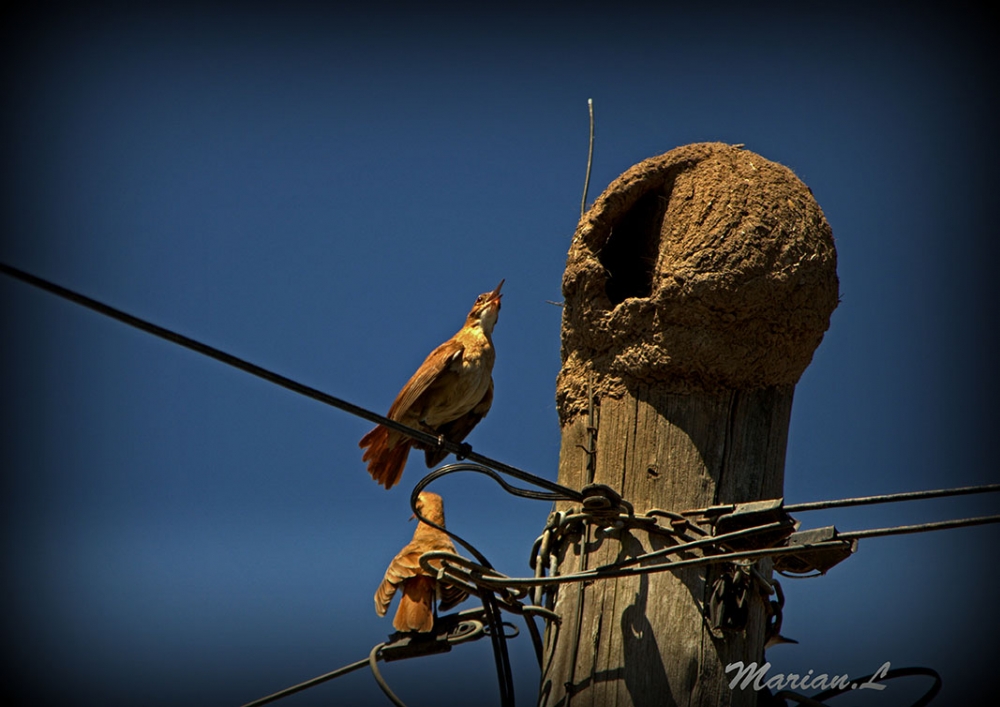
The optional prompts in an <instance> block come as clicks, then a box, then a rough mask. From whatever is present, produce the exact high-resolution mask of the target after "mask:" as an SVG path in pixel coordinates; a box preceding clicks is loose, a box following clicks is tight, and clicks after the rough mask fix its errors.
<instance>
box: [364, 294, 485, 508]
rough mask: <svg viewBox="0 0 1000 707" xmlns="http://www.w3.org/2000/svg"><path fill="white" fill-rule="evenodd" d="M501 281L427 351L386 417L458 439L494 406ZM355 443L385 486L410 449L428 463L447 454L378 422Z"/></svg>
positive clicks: (390, 483)
mask: <svg viewBox="0 0 1000 707" xmlns="http://www.w3.org/2000/svg"><path fill="white" fill-rule="evenodd" d="M503 283H504V281H503V280H501V281H500V284H499V285H497V287H496V289H495V290H493V291H492V292H484V293H483V294H481V295H479V297H477V298H476V303H475V304H474V305H472V311H471V312H469V316H467V317H466V318H465V325H464V326H462V328H461V329H459V330H458V333H457V334H455V335H454V336H453V337H451V338H450V339H448V340H447V341H446V342H444V343H443V344H441V345H440V346H438V347H437V348H436V349H434V350H433V351H431V353H430V355H429V356H428V357H427V359H426V360H425V361H424V362H423V363H422V364H421V365H420V368H418V369H417V372H416V373H414V374H413V377H412V378H410V380H409V381H407V383H406V385H404V386H403V389H402V390H401V391H399V395H397V396H396V399H395V400H393V401H392V406H391V407H390V408H389V414H388V417H389V418H390V419H392V420H396V421H397V422H402V423H403V424H404V425H409V426H410V427H415V428H417V429H419V430H423V431H424V432H428V433H430V434H433V435H435V436H438V437H443V438H444V439H446V440H448V441H449V442H455V443H458V442H461V441H462V440H464V439H465V438H466V436H467V435H468V434H469V433H470V432H471V431H472V428H473V427H475V426H476V425H477V424H478V423H479V421H480V420H482V419H483V418H484V417H485V416H486V413H487V412H489V410H490V405H492V404H493V361H494V359H495V358H496V354H495V352H494V351H493V327H494V326H495V325H496V323H497V315H498V314H499V312H500V297H501V294H500V288H501V287H503ZM358 446H359V447H361V448H362V449H365V453H364V455H363V456H362V457H361V460H362V461H366V462H368V473H369V474H371V475H372V478H373V479H375V481H377V482H378V483H380V484H382V485H383V486H385V487H386V488H387V489H391V488H392V487H393V486H395V485H396V484H398V483H399V477H400V476H402V475H403V467H405V466H406V457H407V456H408V455H409V453H410V447H416V448H418V449H423V450H424V456H425V459H426V461H427V466H428V467H432V466H434V465H435V464H439V463H440V462H441V460H442V459H444V458H445V457H446V456H447V455H448V452H447V451H445V450H443V449H440V448H439V447H437V446H425V445H422V444H420V443H419V442H416V441H414V440H413V439H412V438H410V437H407V436H406V435H404V434H403V433H401V432H396V431H393V430H390V429H387V428H385V427H383V426H382V425H378V426H377V427H376V428H375V429H373V430H372V431H371V432H369V433H368V434H366V435H365V436H364V437H362V438H361V441H360V442H359V443H358Z"/></svg>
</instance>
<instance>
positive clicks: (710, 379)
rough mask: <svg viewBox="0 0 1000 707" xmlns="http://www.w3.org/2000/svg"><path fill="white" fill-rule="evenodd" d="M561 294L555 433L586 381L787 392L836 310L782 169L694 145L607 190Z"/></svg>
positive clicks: (573, 251)
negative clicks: (773, 388) (781, 389)
mask: <svg viewBox="0 0 1000 707" xmlns="http://www.w3.org/2000/svg"><path fill="white" fill-rule="evenodd" d="M563 295H564V298H565V306H564V309H563V327H562V358H563V367H562V371H561V372H560V374H559V381H558V384H557V393H556V397H557V402H558V408H559V414H560V418H561V419H562V421H563V422H565V421H566V420H568V419H570V418H572V417H574V416H576V415H577V414H580V413H582V412H584V411H586V409H587V381H588V379H590V380H591V381H592V383H593V384H594V385H595V386H598V389H596V390H595V392H597V393H599V394H600V395H601V396H602V397H604V396H611V397H618V396H620V395H621V394H622V393H623V392H624V391H625V390H626V389H628V387H629V386H630V385H633V384H642V383H650V384H655V385H656V386H658V387H660V388H661V389H664V390H667V391H669V392H674V393H681V394H687V393H695V392H719V391H721V390H725V389H755V388H763V387H768V386H773V385H784V384H790V385H794V384H795V383H796V382H797V381H798V379H799V377H800V376H801V375H802V372H803V371H804V370H805V368H806V366H808V365H809V362H810V361H811V360H812V355H813V352H814V351H815V349H816V347H817V346H818V345H819V343H820V341H821V340H822V338H823V334H824V332H825V331H826V330H827V328H828V327H829V324H830V315H831V313H832V312H833V310H834V308H836V306H837V303H838V280H837V254H836V250H835V248H834V243H833V234H832V232H831V230H830V226H829V224H828V223H827V222H826V218H825V217H824V216H823V212H822V210H821V209H820V207H819V205H818V204H817V203H816V200H815V199H814V198H813V196H812V192H811V191H810V190H809V188H808V187H807V186H806V185H805V184H803V183H802V181H800V180H799V179H798V177H796V176H795V174H794V173H792V171H791V170H790V169H788V168H787V167H784V166H782V165H779V164H776V163H774V162H771V161H769V160H766V159H764V158H763V157H761V156H759V155H756V154H754V153H753V152H750V151H748V150H744V149H741V148H739V147H735V146H731V145H727V144H724V143H697V144H692V145H686V146H684V147H678V148H676V149H674V150H671V151H670V152H667V153H665V154H663V155H660V156H658V157H653V158H650V159H647V160H644V161H643V162H640V163H639V164H637V165H635V166H634V167H632V168H631V169H629V170H628V171H626V172H625V173H624V174H622V175H621V176H620V177H619V178H618V179H616V180H615V181H614V182H612V183H611V184H610V185H609V186H608V188H607V189H606V190H605V191H604V193H603V194H601V196H600V197H599V198H598V199H597V201H595V202H594V204H593V206H591V208H590V210H589V211H588V212H587V213H586V214H585V215H584V217H583V218H582V219H581V220H580V223H579V225H578V226H577V229H576V233H575V235H574V237H573V243H572V245H571V246H570V250H569V257H568V261H567V264H566V272H565V275H564V277H563ZM591 372H593V373H596V374H598V375H591Z"/></svg>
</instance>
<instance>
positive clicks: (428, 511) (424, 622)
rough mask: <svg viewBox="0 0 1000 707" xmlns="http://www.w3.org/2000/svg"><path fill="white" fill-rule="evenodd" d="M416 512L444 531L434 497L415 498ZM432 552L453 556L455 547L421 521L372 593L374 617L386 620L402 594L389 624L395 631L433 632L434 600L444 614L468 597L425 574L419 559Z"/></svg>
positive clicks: (434, 563) (441, 511) (433, 563)
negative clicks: (395, 597) (387, 613)
mask: <svg viewBox="0 0 1000 707" xmlns="http://www.w3.org/2000/svg"><path fill="white" fill-rule="evenodd" d="M417 510H418V511H419V512H420V515H422V516H423V517H424V518H426V519H427V520H429V521H431V522H432V523H436V524H437V525H440V526H441V527H442V528H443V527H444V502H443V501H442V500H441V497H440V496H438V495H437V494H436V493H431V492H430V491H422V492H421V493H420V495H419V496H417ZM434 550H443V551H445V552H451V553H454V552H455V546H454V545H453V544H452V542H451V538H449V537H448V535H447V534H445V533H443V532H441V531H440V530H438V529H437V528H434V527H432V526H429V525H427V524H426V523H424V522H423V521H420V523H419V524H418V525H417V529H416V530H415V531H414V532H413V540H411V541H410V544H409V545H407V546H406V547H404V548H403V549H402V550H400V551H399V554H398V555H396V557H394V558H393V560H392V562H391V563H390V564H389V569H387V570H386V571H385V577H384V578H383V579H382V584H380V585H379V588H378V591H376V592H375V613H377V614H378V615H379V616H385V612H386V611H387V610H388V609H389V603H390V602H391V601H392V597H393V595H394V594H395V593H396V590H397V589H399V590H401V591H402V593H403V596H402V597H401V598H400V600H399V608H398V609H396V618H394V619H393V620H392V625H393V627H394V628H395V629H396V630H397V631H419V632H421V633H427V632H428V631H431V630H433V629H434V600H435V599H439V600H440V605H439V608H440V609H441V611H447V610H448V609H450V608H451V607H453V606H455V605H456V604H458V603H459V602H461V601H464V600H465V598H466V597H467V596H468V594H467V593H466V592H465V590H463V589H459V588H458V587H454V586H452V585H450V584H446V583H444V582H438V581H437V579H436V578H435V577H433V576H428V575H427V574H425V573H424V569H423V567H421V566H420V556H421V555H423V554H424V553H425V552H431V551H434ZM440 564H441V563H440V560H437V561H435V560H431V566H432V567H438V568H440Z"/></svg>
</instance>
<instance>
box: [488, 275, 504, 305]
mask: <svg viewBox="0 0 1000 707" xmlns="http://www.w3.org/2000/svg"><path fill="white" fill-rule="evenodd" d="M505 281H506V278H504V279H503V280H501V281H500V284H499V285H497V288H496V289H495V290H493V291H492V292H491V293H490V302H499V301H500V298H501V297H502V296H503V295H501V294H500V288H501V287H503V283H504V282H505Z"/></svg>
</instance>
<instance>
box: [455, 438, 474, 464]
mask: <svg viewBox="0 0 1000 707" xmlns="http://www.w3.org/2000/svg"><path fill="white" fill-rule="evenodd" d="M470 454H472V445H471V444H469V443H468V442H460V443H459V445H458V451H457V452H455V459H457V460H458V461H462V460H463V459H467V458H468V456H469V455H470Z"/></svg>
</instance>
